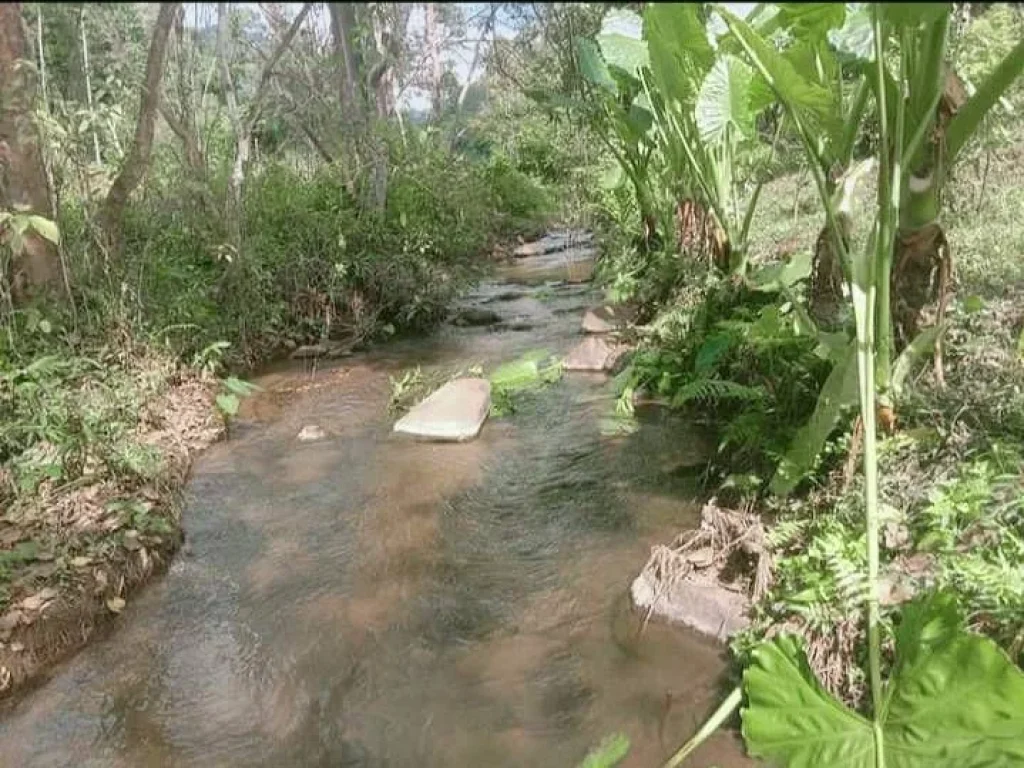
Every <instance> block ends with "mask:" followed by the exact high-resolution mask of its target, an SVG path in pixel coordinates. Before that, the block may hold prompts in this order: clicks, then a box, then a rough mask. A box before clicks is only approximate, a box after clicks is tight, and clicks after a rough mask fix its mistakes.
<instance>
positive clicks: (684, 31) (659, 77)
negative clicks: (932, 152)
mask: <svg viewBox="0 0 1024 768" xmlns="http://www.w3.org/2000/svg"><path fill="white" fill-rule="evenodd" d="M698 13H699V9H698V6H697V4H696V3H652V4H650V5H648V6H647V10H645V11H644V34H645V36H646V38H647V42H648V46H649V49H650V60H651V63H650V66H651V74H652V76H653V78H654V82H655V84H656V85H657V88H658V91H659V93H661V95H662V97H663V98H664V99H665V100H666V101H667V102H671V101H677V102H679V103H680V104H682V105H692V104H693V103H694V101H695V99H696V98H697V92H698V90H699V89H700V84H701V82H702V81H703V80H704V76H705V75H706V74H707V72H708V71H709V70H710V69H711V67H712V65H713V64H714V63H715V52H714V50H713V49H712V48H711V43H710V42H709V41H708V37H707V31H706V30H705V27H704V23H703V22H702V21H701V20H700V16H699V15H698Z"/></svg>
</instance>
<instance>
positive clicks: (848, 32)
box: [828, 3, 875, 62]
mask: <svg viewBox="0 0 1024 768" xmlns="http://www.w3.org/2000/svg"><path fill="white" fill-rule="evenodd" d="M873 35H874V32H872V29H871V11H869V10H868V8H867V6H866V5H865V4H863V3H860V4H858V6H857V8H856V9H851V10H848V11H847V13H846V19H845V21H844V22H843V26H842V27H840V28H839V29H834V30H832V31H830V32H829V33H828V41H829V42H830V43H831V44H832V46H833V47H834V48H835V49H836V51H837V52H838V54H839V58H840V59H841V60H843V61H846V62H851V61H874V60H875V39H874V36H873Z"/></svg>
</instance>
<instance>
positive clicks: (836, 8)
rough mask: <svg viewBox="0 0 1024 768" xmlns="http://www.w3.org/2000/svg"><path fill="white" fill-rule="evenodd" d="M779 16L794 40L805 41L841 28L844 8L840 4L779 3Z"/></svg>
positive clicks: (844, 14)
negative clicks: (790, 31)
mask: <svg viewBox="0 0 1024 768" xmlns="http://www.w3.org/2000/svg"><path fill="white" fill-rule="evenodd" d="M779 15H780V20H781V22H782V24H783V26H785V27H787V28H788V29H790V30H792V32H793V36H794V37H795V38H797V39H802V40H806V39H808V38H812V37H824V36H825V35H826V34H827V33H828V32H829V30H832V29H835V28H837V27H839V26H841V25H842V23H843V19H844V18H845V17H846V8H845V7H844V5H843V4H842V3H779Z"/></svg>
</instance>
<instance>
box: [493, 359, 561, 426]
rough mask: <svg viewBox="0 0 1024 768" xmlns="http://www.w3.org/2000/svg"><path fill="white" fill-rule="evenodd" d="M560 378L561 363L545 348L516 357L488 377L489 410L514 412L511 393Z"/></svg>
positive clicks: (534, 387)
mask: <svg viewBox="0 0 1024 768" xmlns="http://www.w3.org/2000/svg"><path fill="white" fill-rule="evenodd" d="M561 378H562V363H561V361H560V360H557V359H554V358H552V357H551V356H550V354H549V353H548V352H547V351H546V350H537V351H534V352H528V353H526V354H525V355H523V356H522V357H521V358H519V359H518V360H514V361H512V362H510V363H505V364H503V365H501V366H499V367H498V368H497V369H495V370H494V372H493V373H491V375H490V376H489V377H488V379H489V380H490V382H491V414H492V415H494V416H505V415H508V414H510V413H514V412H515V409H516V404H515V397H516V395H517V394H518V393H520V392H526V391H530V390H535V389H538V388H540V387H543V386H545V385H547V384H553V383H555V382H556V381H558V380H559V379H561Z"/></svg>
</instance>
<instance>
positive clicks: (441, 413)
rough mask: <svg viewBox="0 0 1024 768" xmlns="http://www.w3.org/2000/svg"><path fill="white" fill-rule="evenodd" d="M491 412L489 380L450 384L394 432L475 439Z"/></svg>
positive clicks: (467, 380) (417, 409) (463, 380)
mask: <svg viewBox="0 0 1024 768" xmlns="http://www.w3.org/2000/svg"><path fill="white" fill-rule="evenodd" d="M490 409H491V383H490V382H489V381H487V379H468V378H467V379H456V380H455V381H449V382H448V383H447V384H445V385H444V386H443V387H441V388H440V389H439V390H437V391H436V392H434V393H433V394H432V395H430V397H428V398H427V399H426V400H424V401H423V402H421V403H420V404H419V405H417V406H416V407H415V408H413V409H412V410H411V411H409V412H408V413H407V414H405V416H403V417H402V418H401V419H399V420H398V422H397V423H396V424H395V432H399V433H402V434H406V435H413V436H414V437H422V438H426V439H428V440H446V441H455V442H461V441H463V440H472V439H473V438H474V437H476V436H477V435H478V434H479V433H480V428H481V427H482V426H483V423H484V421H485V420H486V419H487V413H488V411H490Z"/></svg>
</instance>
